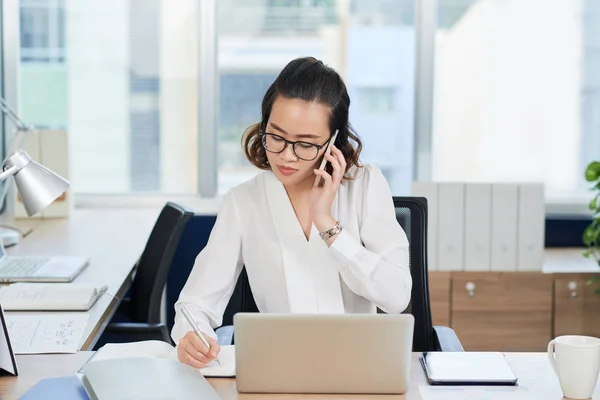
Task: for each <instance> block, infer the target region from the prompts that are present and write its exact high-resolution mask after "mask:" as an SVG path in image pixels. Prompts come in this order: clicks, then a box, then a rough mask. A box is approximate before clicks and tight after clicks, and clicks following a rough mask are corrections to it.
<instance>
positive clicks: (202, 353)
mask: <svg viewBox="0 0 600 400" xmlns="http://www.w3.org/2000/svg"><path fill="white" fill-rule="evenodd" d="M203 335H204V337H205V338H206V341H207V342H208V344H210V348H207V347H206V345H205V344H204V343H203V342H202V340H200V338H199V337H198V335H197V334H196V332H194V331H189V332H188V333H186V334H185V336H183V337H182V338H181V340H180V341H179V344H178V345H177V358H179V361H181V362H182V363H184V364H188V365H191V366H192V367H194V368H203V367H205V366H206V365H207V364H208V363H210V362H211V361H213V360H215V359H216V358H217V356H218V355H219V352H220V351H221V347H220V346H219V343H217V341H216V340H215V339H213V338H212V337H210V336H209V335H207V334H205V333H203Z"/></svg>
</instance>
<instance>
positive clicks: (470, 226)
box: [465, 183, 492, 271]
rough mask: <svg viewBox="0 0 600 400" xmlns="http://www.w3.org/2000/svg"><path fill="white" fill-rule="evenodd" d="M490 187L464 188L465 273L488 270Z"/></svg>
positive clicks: (490, 225)
mask: <svg viewBox="0 0 600 400" xmlns="http://www.w3.org/2000/svg"><path fill="white" fill-rule="evenodd" d="M491 232H492V185H491V184H489V183H469V184H467V185H466V187H465V271H489V270H490V254H491V253H490V245H491Z"/></svg>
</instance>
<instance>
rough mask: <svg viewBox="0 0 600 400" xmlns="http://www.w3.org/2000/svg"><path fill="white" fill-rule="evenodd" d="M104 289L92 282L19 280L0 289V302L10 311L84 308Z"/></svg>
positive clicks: (91, 303) (85, 309) (104, 290)
mask: <svg viewBox="0 0 600 400" xmlns="http://www.w3.org/2000/svg"><path fill="white" fill-rule="evenodd" d="M104 292H106V286H98V285H96V284H92V283H74V282H71V283H26V282H19V283H13V284H12V285H8V286H5V287H3V288H1V289H0V303H2V307H3V308H4V309H5V310H11V311H17V310H20V311H38V310H39V311H87V310H89V309H90V308H91V307H92V306H93V305H94V303H95V302H96V300H98V298H100V296H102V295H103V294H104Z"/></svg>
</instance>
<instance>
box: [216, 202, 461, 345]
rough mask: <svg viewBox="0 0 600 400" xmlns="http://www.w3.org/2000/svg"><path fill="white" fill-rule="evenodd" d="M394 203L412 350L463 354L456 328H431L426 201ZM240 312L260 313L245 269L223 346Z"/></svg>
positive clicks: (230, 309) (229, 339) (225, 318)
mask: <svg viewBox="0 0 600 400" xmlns="http://www.w3.org/2000/svg"><path fill="white" fill-rule="evenodd" d="M393 201H394V208H395V211H396V220H397V221H398V223H399V224H400V226H402V229H404V232H405V233H406V235H407V237H408V242H409V246H410V251H409V267H410V274H411V276H412V281H413V285H412V291H411V301H410V303H409V305H408V307H407V308H406V310H405V311H404V313H411V314H412V315H413V316H414V318H415V329H414V335H413V351H463V347H462V345H461V343H460V341H459V340H458V338H457V336H456V333H455V332H454V330H453V329H451V328H449V327H445V326H432V322H431V307H430V303H429V281H428V273H427V199H426V198H424V197H394V198H393ZM236 292H237V293H236ZM240 311H241V312H257V311H258V308H257V306H256V303H255V302H254V297H253V296H252V290H251V289H250V284H249V282H248V275H247V274H246V271H245V269H244V271H242V274H240V277H239V278H238V282H237V284H236V288H235V290H234V295H233V296H232V297H231V300H230V301H229V304H228V305H227V308H226V310H225V313H224V315H223V326H222V327H221V328H219V329H217V336H218V338H219V343H220V344H228V343H233V336H234V331H233V326H232V325H233V315H234V314H235V313H236V312H240Z"/></svg>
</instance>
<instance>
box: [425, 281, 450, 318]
mask: <svg viewBox="0 0 600 400" xmlns="http://www.w3.org/2000/svg"><path fill="white" fill-rule="evenodd" d="M451 279H452V275H451V273H450V271H432V272H430V273H429V301H430V302H431V319H432V322H433V325H442V326H450V286H451Z"/></svg>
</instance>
